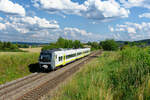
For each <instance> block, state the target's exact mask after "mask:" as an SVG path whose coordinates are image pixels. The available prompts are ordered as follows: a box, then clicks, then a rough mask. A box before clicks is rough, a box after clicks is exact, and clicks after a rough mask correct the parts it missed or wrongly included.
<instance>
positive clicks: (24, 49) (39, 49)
mask: <svg viewBox="0 0 150 100" xmlns="http://www.w3.org/2000/svg"><path fill="white" fill-rule="evenodd" d="M20 49H21V50H23V51H28V52H41V49H42V48H41V47H39V48H20Z"/></svg>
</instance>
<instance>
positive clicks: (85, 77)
mask: <svg viewBox="0 0 150 100" xmlns="http://www.w3.org/2000/svg"><path fill="white" fill-rule="evenodd" d="M149 72H150V48H138V47H127V48H124V49H123V50H121V51H113V52H112V51H110V52H108V51H107V52H103V54H102V55H101V56H100V57H98V58H96V59H94V60H92V61H91V62H89V63H88V64H87V65H85V67H83V68H82V69H81V70H80V71H79V72H78V73H77V74H76V75H75V76H73V78H72V79H71V80H69V82H66V84H63V85H62V86H61V87H60V88H59V89H58V90H57V91H56V95H55V96H53V100H150V75H149ZM51 99H52V98H51Z"/></svg>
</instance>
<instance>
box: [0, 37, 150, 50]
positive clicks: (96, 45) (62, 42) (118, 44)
mask: <svg viewBox="0 0 150 100" xmlns="http://www.w3.org/2000/svg"><path fill="white" fill-rule="evenodd" d="M148 45H150V39H146V40H139V41H133V42H131V41H115V40H113V39H108V40H105V41H100V42H88V43H82V42H80V41H79V40H69V39H64V38H62V37H60V38H58V40H57V41H56V42H53V43H44V44H42V43H26V42H1V41H0V51H12V52H17V51H19V52H20V51H22V50H20V49H19V48H29V47H30V46H31V47H39V46H40V47H42V50H47V49H57V48H75V49H76V48H84V47H91V49H92V50H97V49H104V50H112V51H113V50H118V49H119V48H120V49H122V48H124V47H125V46H138V47H145V46H148Z"/></svg>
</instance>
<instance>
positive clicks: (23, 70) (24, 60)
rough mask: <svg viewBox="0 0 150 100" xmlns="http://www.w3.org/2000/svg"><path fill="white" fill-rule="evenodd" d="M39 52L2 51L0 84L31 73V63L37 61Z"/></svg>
mask: <svg viewBox="0 0 150 100" xmlns="http://www.w3.org/2000/svg"><path fill="white" fill-rule="evenodd" d="M38 56H39V53H31V52H0V84H4V83H6V82H9V81H12V80H15V79H17V78H20V77H23V76H26V75H28V74H30V73H31V72H30V70H29V65H30V64H34V63H37V61H38Z"/></svg>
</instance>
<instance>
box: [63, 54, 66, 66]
mask: <svg viewBox="0 0 150 100" xmlns="http://www.w3.org/2000/svg"><path fill="white" fill-rule="evenodd" d="M65 64H66V55H65V54H64V56H63V65H65Z"/></svg>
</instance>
